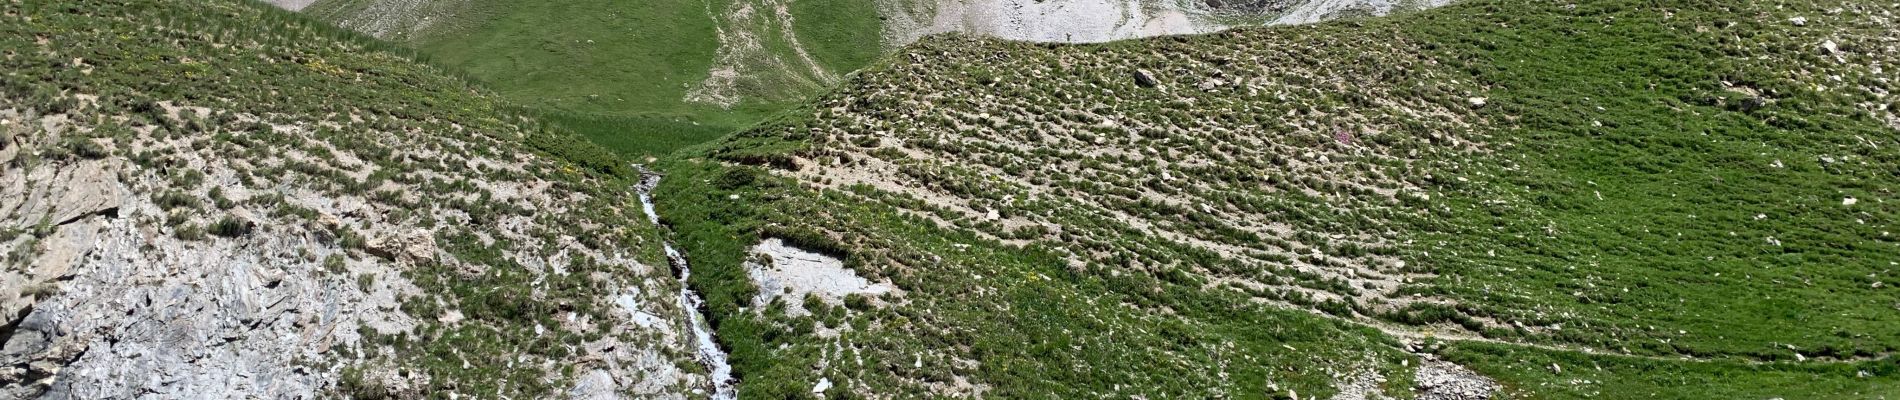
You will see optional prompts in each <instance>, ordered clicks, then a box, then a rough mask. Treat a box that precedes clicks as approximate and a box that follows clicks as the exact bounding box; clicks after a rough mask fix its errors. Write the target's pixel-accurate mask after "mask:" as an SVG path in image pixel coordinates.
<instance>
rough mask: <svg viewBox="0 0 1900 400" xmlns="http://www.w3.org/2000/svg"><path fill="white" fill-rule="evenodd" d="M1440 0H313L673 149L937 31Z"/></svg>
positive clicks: (1206, 28) (1083, 38) (1105, 26)
mask: <svg viewBox="0 0 1900 400" xmlns="http://www.w3.org/2000/svg"><path fill="white" fill-rule="evenodd" d="M1435 4H1439V2H1399V3H1393V2H1384V1H1359V0H1349V1H1338V0H1315V1H1308V2H1290V1H1278V0H1270V1H1256V2H1246V3H1240V2H1236V3H1231V4H1230V3H1226V2H1206V3H1203V2H1200V1H1174V0H1168V1H1153V0H1064V1H1054V2H1044V1H1019V0H995V1H992V0H982V1H977V0H804V1H786V0H712V1H677V0H672V1H653V2H631V3H629V2H614V1H601V0H588V1H566V2H559V3H535V2H519V1H500V0H325V1H320V2H317V3H315V4H312V5H310V6H309V7H307V8H304V9H303V12H304V13H307V14H309V15H312V16H315V17H318V18H320V19H323V20H327V21H332V22H335V23H337V24H338V25H339V26H344V27H347V28H350V29H354V30H357V31H361V32H364V33H367V34H371V35H373V36H376V37H379V38H383V39H388V40H391V41H395V42H398V43H403V44H405V45H407V46H411V47H413V48H416V49H418V50H420V51H421V52H422V53H424V54H427V55H429V56H430V57H431V58H433V59H435V60H437V61H440V62H442V63H444V64H446V65H450V66H453V67H456V68H458V69H461V70H464V71H467V72H468V73H469V74H470V75H471V76H473V77H475V78H476V79H479V80H482V81H485V82H487V83H488V84H489V85H490V86H493V87H495V88H496V89H497V90H498V91H499V92H501V93H502V94H503V95H505V96H507V97H509V98H511V99H514V100H516V101H517V102H518V103H521V104H525V105H529V106H533V107H536V108H539V109H541V110H542V111H543V112H544V113H547V114H549V119H550V120H552V121H554V122H557V123H560V122H564V121H567V120H579V121H576V122H578V123H571V124H569V125H573V126H578V127H580V128H581V129H582V130H583V132H584V133H587V134H588V135H589V136H590V137H593V138H595V139H597V140H601V141H603V142H604V143H607V144H608V145H609V146H610V147H614V148H616V149H618V150H622V151H623V152H627V153H630V154H638V155H663V154H665V153H667V152H669V151H671V150H673V149H675V148H677V146H678V145H684V144H690V143H696V142H699V141H704V140H710V139H712V138H715V137H717V136H719V135H721V134H724V133H728V132H730V131H733V130H737V129H739V128H743V127H746V126H749V125H752V124H754V123H756V122H758V121H759V120H760V119H763V118H764V117H766V116H769V115H772V114H774V113H777V112H779V111H781V110H783V109H785V108H788V107H790V106H792V105H794V104H797V103H800V102H803V101H806V100H809V99H810V97H812V96H814V95H816V94H818V93H822V92H824V91H825V90H827V89H829V88H831V87H834V86H835V84H836V83H837V82H838V81H839V80H840V79H841V78H842V77H843V76H844V75H847V74H849V73H851V72H852V71H855V70H857V69H858V68H861V67H863V66H865V65H867V64H869V63H870V62H871V61H872V60H874V59H876V58H877V57H879V56H881V55H883V54H886V53H887V52H888V51H890V50H892V49H896V48H898V47H900V46H903V45H905V44H908V43H911V42H913V41H915V40H917V39H918V38H920V37H923V36H925V35H930V34H940V33H951V32H961V33H967V34H973V35H983V36H994V37H1000V38H1007V39H1018V40H1033V41H1053V42H1101V41H1111V40H1119V39H1127V38H1134V37H1146V36H1155V35H1163V34H1190V33H1203V32H1212V31H1216V30H1220V29H1225V28H1227V27H1230V26H1250V25H1261V24H1266V23H1270V22H1278V23H1303V22H1313V21H1317V20H1320V19H1327V18H1339V17H1345V16H1360V15H1375V14H1383V13H1387V12H1394V11H1400V10H1408V9H1414V8H1421V7H1428V6H1432V5H1435ZM1283 17H1284V18H1283ZM601 122H604V123H601ZM606 126H614V127H618V129H612V128H607V127H606ZM595 127H599V129H593V128H595ZM629 131H631V132H629ZM626 136H637V137H642V138H645V137H657V138H664V139H665V140H660V141H654V140H628V139H626V138H625V137H626ZM655 143H659V144H670V145H655Z"/></svg>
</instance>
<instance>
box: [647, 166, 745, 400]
mask: <svg viewBox="0 0 1900 400" xmlns="http://www.w3.org/2000/svg"><path fill="white" fill-rule="evenodd" d="M636 167H637V168H639V169H640V185H639V186H637V187H635V189H636V190H637V191H638V192H639V194H640V208H641V210H642V211H645V212H646V214H647V221H650V222H652V223H653V225H654V226H658V227H661V228H662V229H664V228H665V226H663V225H660V215H659V214H658V213H656V212H654V211H653V188H654V187H656V186H659V185H660V177H661V176H660V175H659V174H655V173H652V172H650V171H647V169H646V167H643V166H636ZM663 243H664V244H663V246H664V247H665V248H666V260H667V262H669V263H672V267H673V270H674V271H677V272H678V273H679V280H680V295H679V301H680V306H681V307H684V308H685V309H686V310H687V313H686V315H687V316H688V317H689V318H691V319H692V320H693V321H692V325H693V339H694V343H696V344H697V345H698V347H699V349H698V351H696V352H695V354H697V355H698V357H699V362H701V363H705V364H706V368H707V369H709V370H712V374H711V375H712V383H713V394H712V398H713V400H735V399H737V398H738V397H739V392H738V389H737V388H738V385H737V384H738V379H734V378H733V377H732V364H730V363H727V362H726V352H725V351H724V350H720V349H719V343H718V342H715V341H713V332H712V327H711V325H709V324H707V323H706V316H705V315H704V314H705V312H706V301H705V300H702V299H701V298H700V297H699V293H695V292H693V289H692V287H690V286H687V284H686V278H688V277H691V276H692V274H693V269H692V268H689V267H688V266H687V264H686V256H685V255H684V254H680V252H679V250H677V249H674V248H673V241H672V240H671V239H668V240H666V241H664V242H663Z"/></svg>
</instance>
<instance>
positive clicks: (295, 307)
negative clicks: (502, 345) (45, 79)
mask: <svg viewBox="0 0 1900 400" xmlns="http://www.w3.org/2000/svg"><path fill="white" fill-rule="evenodd" d="M0 104H4V103H0ZM166 107H168V109H169V110H168V111H169V112H171V113H174V114H176V113H187V114H188V113H199V112H208V111H207V110H196V109H189V108H184V107H171V106H169V105H167V106H166ZM238 118H240V119H251V120H257V119H256V118H257V117H254V116H241V117H238ZM0 119H4V120H7V121H27V122H29V123H18V124H5V125H3V126H0V131H4V133H5V135H0V139H3V140H5V141H6V142H7V143H6V146H5V147H4V149H5V151H0V164H4V165H6V167H4V168H0V233H4V234H5V235H4V236H0V399H14V398H53V399H65V398H76V399H104V398H170V399H219V398H292V399H294V398H315V397H322V396H326V395H335V394H337V393H336V392H335V390H337V389H336V387H337V386H338V384H339V382H340V381H341V379H342V377H343V375H344V371H345V369H347V368H362V370H361V371H360V373H361V375H362V376H364V378H365V379H366V380H369V381H372V382H373V384H375V385H380V386H382V388H383V389H384V390H385V391H386V392H388V393H390V394H393V395H396V396H398V397H411V398H414V397H423V396H425V395H427V394H429V393H428V392H429V391H431V386H430V385H429V383H430V382H431V379H441V378H435V377H430V376H426V375H420V374H414V373H405V372H404V370H400V368H401V366H396V367H385V366H384V365H383V364H366V363H367V362H366V361H364V360H367V359H370V357H371V356H372V355H376V354H390V353H392V352H394V351H395V350H394V349H390V348H387V347H386V346H387V345H386V344H381V343H375V342H372V341H369V340H365V335H366V334H368V333H374V334H376V335H414V334H416V333H417V332H418V331H419V329H418V327H420V326H423V325H430V324H444V325H447V324H455V323H457V322H453V321H444V320H442V319H441V318H442V316H438V315H425V316H411V315H408V314H406V313H405V312H404V311H403V307H402V305H403V304H404V301H405V300H406V299H413V298H426V297H422V296H425V295H426V293H424V292H425V291H424V290H422V289H421V288H419V287H418V286H416V285H415V284H413V283H412V282H411V281H409V280H408V279H406V278H404V272H406V271H409V270H413V269H415V268H418V267H419V266H422V265H430V264H434V263H455V267H456V268H457V270H462V271H469V272H470V273H474V274H480V273H481V272H482V271H485V270H486V269H487V268H490V266H485V265H480V264H474V263H464V262H460V261H457V260H455V259H454V256H453V255H451V254H449V253H447V252H445V251H444V250H443V249H442V248H440V247H439V246H438V244H437V243H436V232H437V230H438V229H448V228H444V226H450V224H445V223H436V224H433V225H422V224H416V223H413V222H408V221H414V220H413V219H411V220H406V221H405V220H398V219H395V218H392V217H390V215H392V214H394V213H396V212H398V210H397V207H396V206H392V205H390V204H389V203H387V202H372V201H365V199H364V198H362V197H359V196H355V195H350V194H346V193H338V192H332V191H325V190H320V189H311V188H304V187H298V186H296V185H295V184H293V183H291V182H292V181H290V180H284V181H271V180H266V179H259V178H255V177H253V178H251V179H249V180H247V179H240V178H239V176H240V175H241V174H242V173H241V172H239V171H241V170H242V168H248V167H251V166H254V165H258V164H264V163H273V162H282V161H281V160H253V159H246V158H243V157H233V156H230V155H227V154H219V153H218V152H217V151H216V150H215V149H208V148H198V147H196V146H193V145H192V144H191V142H190V141H191V140H192V138H191V137H158V136H139V137H137V138H135V139H131V140H129V141H127V142H128V143H132V144H131V145H132V146H139V147H141V148H145V149H152V148H159V149H167V151H168V154H169V155H168V156H167V157H170V158H169V159H168V160H169V161H168V162H170V163H172V164H171V165H174V166H173V167H171V168H172V170H170V171H164V170H159V169H156V168H152V167H151V166H150V165H148V164H139V163H134V162H132V161H130V160H128V159H125V158H120V157H119V156H113V155H115V154H123V152H121V151H119V149H115V148H112V147H111V146H112V143H105V145H106V146H107V147H106V149H107V154H108V155H106V156H96V157H91V158H88V157H85V156H52V157H44V156H39V155H37V154H36V153H35V152H36V151H39V150H40V149H45V148H49V146H52V144H56V143H60V140H65V139H64V138H63V137H64V136H66V135H70V134H73V133H75V132H83V131H84V128H85V127H84V126H79V125H78V124H77V123H75V122H71V121H74V120H73V119H68V118H67V117H65V116H42V115H34V114H32V112H31V111H22V110H18V109H6V108H0ZM81 120H83V119H81ZM277 129H280V130H281V131H282V132H284V133H286V134H292V135H297V134H307V133H309V132H311V131H313V130H312V129H308V128H306V127H302V126H298V125H294V124H288V125H279V128H277ZM304 140H314V139H307V138H306V139H304ZM48 154H51V153H48ZM333 154H334V155H333V156H332V157H334V159H329V160H325V159H320V158H313V157H307V156H301V155H298V154H294V152H293V154H289V155H285V156H284V157H286V158H293V157H300V158H301V159H302V161H303V162H313V163H314V162H323V163H326V164H327V165H330V166H332V168H338V169H341V170H345V171H348V172H345V173H346V174H354V175H356V176H367V175H368V173H369V172H368V170H373V169H374V168H376V167H374V166H370V165H366V164H363V163H360V162H357V161H356V160H358V158H357V157H356V156H354V155H351V154H349V153H346V152H341V151H339V152H336V153H333ZM414 154H418V155H420V156H430V157H450V159H454V158H452V157H457V155H454V154H432V153H429V152H428V151H416V152H414ZM456 162H458V163H459V162H464V161H456ZM466 162H469V163H473V162H478V161H466ZM479 162H486V163H490V164H492V165H494V166H493V167H490V168H495V169H499V168H508V167H509V166H508V164H504V163H503V162H502V161H493V160H481V161H479ZM516 168H519V167H516ZM186 170H188V171H193V172H195V173H196V174H201V175H194V176H202V178H194V179H198V180H201V183H195V184H189V185H185V184H180V183H178V182H179V181H178V180H177V176H180V175H181V174H185V173H184V172H182V171H186ZM514 176H521V177H524V178H522V179H523V180H522V181H506V180H500V179H493V180H484V179H482V178H479V177H477V178H468V179H470V180H471V181H474V182H476V184H478V185H482V187H481V190H486V191H488V192H490V193H494V194H499V195H500V196H494V197H496V198H498V200H495V201H507V202H511V204H513V205H515V206H516V207H519V208H521V209H531V210H546V211H547V212H550V213H562V212H564V211H565V209H563V208H562V207H563V206H562V205H561V204H563V203H569V202H573V201H575V199H576V198H575V196H576V194H575V193H572V192H567V191H565V189H559V188H556V187H555V186H553V185H550V184H547V183H545V182H538V181H536V180H535V179H536V178H533V177H534V175H533V174H527V173H521V174H515V175H514ZM448 179H452V178H448ZM385 189H386V190H390V191H391V192H392V193H400V192H402V191H407V190H413V189H410V188H403V187H394V186H386V187H385ZM214 190H215V191H216V192H215V193H216V194H213V191H214ZM174 197H182V198H188V199H190V200H188V201H186V200H163V199H170V198H174ZM259 199H268V200H259ZM180 202H184V203H190V204H187V205H179V204H177V203H180ZM290 209H294V210H307V211H300V212H307V213H309V214H311V216H309V217H297V216H286V215H283V214H282V212H283V210H290ZM404 211H407V210H404ZM433 215H451V216H455V215H460V213H459V211H439V212H437V213H435V214H433ZM306 218H307V219H306ZM437 218H440V217H437ZM221 219H230V220H243V221H255V222H258V223H257V224H256V225H255V226H254V227H253V228H252V229H251V231H250V232H249V233H247V234H242V235H228V236H218V235H215V234H207V233H206V232H207V231H210V229H209V228H206V227H209V226H211V225H212V224H213V223H214V222H215V221H219V220H221ZM540 224H542V222H540V221H535V220H530V219H522V218H515V219H504V220H502V221H501V222H500V223H497V224H495V226H492V227H484V228H486V229H485V230H482V231H481V232H483V234H485V235H491V237H502V238H506V239H508V240H511V241H516V242H521V243H532V244H533V245H532V246H524V248H526V249H529V250H523V251H520V252H518V253H515V254H511V255H510V256H511V257H513V259H512V260H513V261H514V263H515V264H518V266H510V267H513V268H529V269H531V270H532V271H531V272H532V273H548V274H558V273H561V272H559V268H562V267H564V266H566V265H568V264H569V262H570V261H571V260H573V259H578V258H586V259H589V260H591V262H594V263H599V264H601V265H607V266H610V267H611V268H614V269H615V270H617V271H630V272H629V274H630V275H631V276H634V277H638V276H641V275H640V274H645V273H654V274H663V272H661V271H652V269H651V268H647V267H645V266H642V265H639V264H638V263H637V262H634V261H633V260H632V259H630V258H627V257H626V256H625V255H616V254H611V253H608V252H607V250H611V249H607V250H602V249H589V248H586V247H584V246H581V245H580V244H579V243H578V242H575V241H574V240H573V238H571V237H568V238H566V239H563V240H562V241H559V242H553V243H543V242H541V241H539V238H537V237H531V236H529V233H530V232H535V230H536V229H542V228H538V227H539V226H540ZM194 232H196V233H194ZM337 232H358V234H359V235H361V237H363V238H365V239H363V242H362V243H361V244H360V245H358V246H357V247H355V248H354V249H353V248H352V246H351V245H348V244H346V243H345V240H344V239H343V238H341V237H339V235H338V234H337ZM211 233H215V232H211ZM359 249H360V250H359ZM619 252H625V250H619ZM658 276H664V275H658ZM608 282H613V286H621V285H627V284H636V285H644V284H645V283H644V282H640V281H639V280H637V279H634V280H631V281H628V280H612V281H608ZM636 290H637V289H636ZM647 292H649V293H652V295H651V296H645V297H640V296H636V297H634V298H633V300H634V301H633V304H634V305H635V306H636V307H638V311H639V312H641V313H643V314H641V315H644V316H645V317H646V318H648V319H650V320H651V321H649V325H650V327H647V328H644V329H640V330H637V331H634V332H637V334H636V335H630V336H621V335H608V336H606V337H603V338H599V339H594V340H593V341H591V342H588V343H585V346H581V347H579V348H575V349H572V350H573V353H572V354H573V356H572V357H574V358H575V360H563V362H560V363H551V362H545V361H538V362H534V363H533V364H528V363H527V362H522V363H523V364H524V365H521V366H520V368H544V366H554V367H553V368H558V367H559V365H561V364H572V363H578V364H580V365H581V366H583V367H584V369H582V371H588V372H586V374H584V375H582V377H584V378H586V379H585V380H581V381H579V382H577V384H576V387H575V389H574V392H573V394H575V395H577V396H583V397H590V398H612V396H615V395H618V394H622V393H633V394H639V395H641V396H644V397H668V396H677V395H678V394H679V393H680V392H681V389H680V388H681V387H684V386H688V385H691V384H693V382H696V380H697V379H698V377H697V376H695V375H693V374H691V373H688V372H685V371H684V370H683V369H682V368H679V366H678V365H676V363H675V361H674V360H675V359H676V358H675V357H672V356H669V355H667V352H668V351H669V350H667V349H668V348H669V347H677V348H681V349H684V348H686V346H688V344H686V343H685V341H684V340H683V339H682V337H681V336H680V335H679V334H677V333H674V332H675V331H676V329H675V328H679V327H684V326H685V324H684V319H683V318H678V317H679V314H678V313H679V311H678V310H671V309H667V308H664V307H661V306H653V304H666V303H664V302H663V300H664V299H666V297H665V292H664V291H661V290H649V291H647ZM636 293H638V292H637V291H636ZM598 300H599V301H600V302H601V303H603V304H606V303H609V302H610V301H611V300H612V299H611V298H609V296H602V297H601V298H600V299H598ZM445 312H446V313H456V314H458V315H459V312H458V311H456V310H454V309H453V308H450V309H448V310H445ZM632 317H633V315H620V316H617V317H616V318H615V319H609V320H583V319H580V318H576V317H575V316H573V315H568V316H566V318H565V319H566V320H567V321H568V322H569V324H568V325H564V326H561V327H552V328H548V329H556V328H558V329H567V330H569V331H584V330H589V329H595V328H594V327H600V326H603V325H606V326H614V325H617V324H618V323H619V322H621V321H622V319H621V318H632ZM459 323H462V324H466V323H469V322H459ZM489 323H497V322H489ZM530 324H532V323H530ZM543 329H544V328H541V327H535V328H534V329H533V332H536V334H540V332H542V331H543ZM678 330H683V328H680V329H678ZM678 352H680V353H684V352H685V351H684V350H682V351H678ZM519 360H526V359H518V360H517V361H519ZM365 366H367V367H365ZM556 371H558V370H556ZM409 372H413V371H409Z"/></svg>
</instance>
